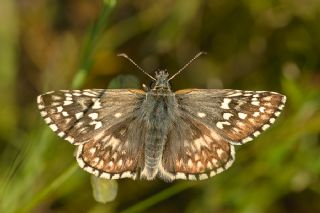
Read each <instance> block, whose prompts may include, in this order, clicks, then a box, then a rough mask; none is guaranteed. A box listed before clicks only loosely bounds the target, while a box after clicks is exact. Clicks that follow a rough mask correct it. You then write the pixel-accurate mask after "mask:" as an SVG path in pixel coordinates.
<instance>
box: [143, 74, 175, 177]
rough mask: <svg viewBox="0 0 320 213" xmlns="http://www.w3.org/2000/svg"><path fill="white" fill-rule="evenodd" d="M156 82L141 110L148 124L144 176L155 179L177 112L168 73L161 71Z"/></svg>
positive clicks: (147, 94)
mask: <svg viewBox="0 0 320 213" xmlns="http://www.w3.org/2000/svg"><path fill="white" fill-rule="evenodd" d="M156 79H157V80H156V82H154V85H152V88H151V89H150V90H149V91H147V92H146V97H145V100H144V101H143V103H142V105H141V110H140V112H139V114H140V116H141V117H142V120H143V121H144V122H143V123H145V125H146V132H147V133H146V134H147V135H146V140H145V147H144V151H145V155H144V156H145V161H144V167H143V171H142V177H143V178H146V179H149V180H150V179H153V178H155V177H156V175H157V173H158V172H159V164H161V159H162V153H163V150H164V146H165V143H166V141H167V135H168V131H169V129H171V128H172V123H173V119H174V117H175V113H176V110H177V109H176V106H177V102H176V98H175V96H174V93H173V92H172V91H171V89H170V85H169V82H168V74H167V73H166V72H165V71H159V72H158V73H157V74H156Z"/></svg>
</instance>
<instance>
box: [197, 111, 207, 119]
mask: <svg viewBox="0 0 320 213" xmlns="http://www.w3.org/2000/svg"><path fill="white" fill-rule="evenodd" d="M197 115H198V117H200V118H204V117H206V113H203V112H198V113H197Z"/></svg>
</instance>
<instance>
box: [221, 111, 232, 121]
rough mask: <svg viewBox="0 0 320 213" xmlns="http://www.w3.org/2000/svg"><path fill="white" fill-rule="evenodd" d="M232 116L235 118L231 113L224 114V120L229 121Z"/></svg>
mask: <svg viewBox="0 0 320 213" xmlns="http://www.w3.org/2000/svg"><path fill="white" fill-rule="evenodd" d="M232 116H233V114H231V113H228V112H226V113H223V119H225V120H229V119H230V117H232Z"/></svg>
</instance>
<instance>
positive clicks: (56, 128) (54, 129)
mask: <svg viewBox="0 0 320 213" xmlns="http://www.w3.org/2000/svg"><path fill="white" fill-rule="evenodd" d="M49 127H50V128H51V129H52V130H53V131H54V132H55V131H57V130H58V127H57V125H55V124H51V125H50V126H49Z"/></svg>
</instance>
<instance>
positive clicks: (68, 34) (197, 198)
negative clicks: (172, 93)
mask: <svg viewBox="0 0 320 213" xmlns="http://www.w3.org/2000/svg"><path fill="white" fill-rule="evenodd" d="M1 9H3V11H6V12H5V13H3V15H2V16H1V17H0V46H1V48H0V89H1V91H2V93H1V99H0V104H1V107H0V119H1V120H0V121H1V122H0V148H1V149H0V150H1V151H0V171H1V173H0V212H52V211H57V212H95V213H98V212H119V211H122V212H126V213H128V212H148V211H156V212H162V211H166V212H182V211H183V212H271V211H273V212H289V211H290V212H320V204H319V202H318V200H319V198H320V197H319V193H320V181H319V174H320V161H319V159H318V158H319V156H320V141H319V140H320V134H319V133H320V107H319V106H320V74H319V69H320V60H319V52H320V39H319V38H320V27H319V21H320V20H319V11H320V2H319V1H315V0H310V1H308V3H305V2H302V1H287V0H280V1H268V0H261V1H253V0H251V1H216V0H214V1H197V0H190V1H183V0H177V1H160V2H159V1H157V2H152V1H151V2H150V1H145V0H142V1H122V2H117V1H115V0H104V1H99V0H95V1H53V2H52V1H37V2H32V3H31V2H30V1H26V2H23V1H18V2H17V1H10V0H4V1H3V2H2V3H1ZM1 9H0V10H1ZM1 11H2V10H1ZM198 51H206V52H207V53H208V54H207V55H206V56H203V57H202V58H201V59H200V60H198V61H196V62H194V63H193V64H192V65H191V66H190V67H189V68H188V69H187V70H185V71H184V72H183V73H182V74H181V75H179V76H178V77H177V78H175V79H174V81H173V87H174V89H183V88H195V87H199V88H221V87H223V88H234V89H244V90H271V91H278V92H281V93H283V94H285V95H287V97H288V102H287V105H286V108H285V109H284V113H283V114H282V115H281V116H280V118H279V119H278V120H277V122H276V123H275V125H274V126H273V127H272V128H270V129H269V130H268V131H267V132H265V133H263V134H262V135H261V136H259V138H257V139H256V140H255V141H254V142H251V143H249V144H246V145H244V146H241V147H237V153H236V157H237V159H236V161H235V163H234V165H233V166H232V167H231V168H230V169H228V170H227V171H226V172H224V173H222V174H219V175H218V176H216V177H213V178H211V179H209V180H206V181H199V182H189V181H175V182H173V183H164V182H162V181H152V182H147V181H132V180H119V181H118V182H117V184H118V195H117V197H116V198H115V200H113V201H112V202H107V203H106V204H102V203H99V202H97V201H100V202H105V201H107V200H108V201H110V200H112V199H113V198H114V197H112V196H114V195H115V194H114V193H115V192H116V191H117V190H116V186H115V185H112V183H113V182H110V183H111V185H109V183H108V182H106V183H107V184H106V185H104V184H105V183H104V182H103V183H99V181H98V182H95V181H93V182H92V184H93V186H94V187H95V188H94V189H92V187H91V184H90V175H89V174H88V173H86V172H85V171H83V170H81V169H80V168H79V167H78V165H77V164H76V162H75V159H74V157H73V149H74V146H72V145H70V144H68V143H67V142H65V141H63V140H62V139H59V138H58V137H57V136H56V135H55V134H53V133H52V132H51V131H50V130H49V128H48V127H47V126H46V125H45V124H44V122H43V121H42V120H41V118H40V116H39V112H38V110H37V109H36V96H37V95H38V94H40V93H42V92H45V91H49V90H55V89H65V88H68V89H70V88H106V87H109V88H137V87H139V82H140V81H141V82H144V83H146V84H147V85H148V83H147V82H146V80H145V79H147V77H146V76H144V75H143V74H142V73H141V72H140V71H136V70H135V67H134V66H132V65H131V64H129V63H128V62H127V61H125V60H123V58H119V57H117V56H116V55H117V54H118V53H121V52H125V53H127V54H128V55H130V56H131V57H132V58H135V60H136V62H137V63H138V64H141V66H142V67H143V68H144V69H145V70H147V71H148V72H149V73H152V71H154V70H156V69H157V68H168V70H169V72H170V73H171V74H172V73H174V72H175V71H176V70H178V69H179V68H180V67H182V66H183V65H184V64H185V63H186V62H187V61H188V60H189V59H190V58H191V57H192V56H194V55H195V53H196V52H198ZM133 70H135V71H133ZM138 79H140V80H138ZM107 85H108V86H107ZM97 184H102V185H97ZM109 187H111V189H110V188H109ZM103 188H105V190H103ZM93 194H94V195H93Z"/></svg>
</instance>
